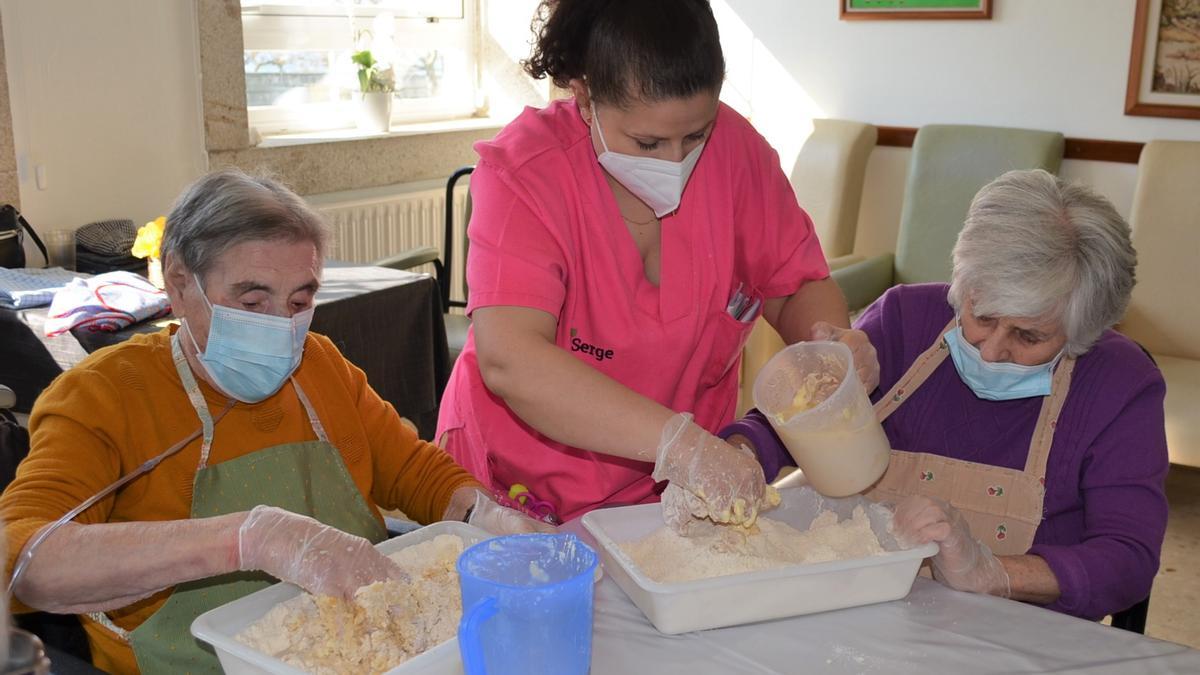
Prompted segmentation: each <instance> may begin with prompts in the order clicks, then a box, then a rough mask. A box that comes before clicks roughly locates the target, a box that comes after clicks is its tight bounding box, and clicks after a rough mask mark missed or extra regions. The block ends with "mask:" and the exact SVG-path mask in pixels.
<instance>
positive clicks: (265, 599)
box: [192, 521, 492, 675]
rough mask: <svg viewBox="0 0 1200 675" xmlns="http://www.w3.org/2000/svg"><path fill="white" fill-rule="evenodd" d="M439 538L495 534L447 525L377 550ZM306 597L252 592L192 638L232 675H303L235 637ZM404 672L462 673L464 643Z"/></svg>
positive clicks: (196, 624)
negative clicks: (203, 644)
mask: <svg viewBox="0 0 1200 675" xmlns="http://www.w3.org/2000/svg"><path fill="white" fill-rule="evenodd" d="M439 534H454V535H458V536H459V537H460V538H462V540H463V544H465V545H466V546H470V545H471V544H474V543H476V542H480V541H483V540H484V539H490V538H491V537H492V535H491V534H488V533H487V532H486V531H484V530H481V529H479V528H477V527H475V526H473V525H467V524H466V523H459V522H449V521H443V522H438V523H434V524H432V525H429V526H427V527H422V528H421V529H419V530H415V531H413V532H410V533H409V534H406V535H404V536H401V537H396V538H395V539H388V540H387V541H385V542H382V543H380V544H379V545H377V546H376V548H377V549H379V550H380V552H382V553H384V554H391V553H395V552H396V551H399V550H400V549H402V548H405V547H407V546H414V545H416V544H420V543H421V542H423V541H428V540H430V539H433V538H434V537H436V536H438V535H439ZM301 592H302V591H301V590H300V589H299V588H298V587H297V586H293V585H292V584H282V583H280V584H275V585H274V586H271V587H270V588H264V589H263V590H261V591H258V592H256V593H251V594H250V595H247V596H246V597H244V598H240V599H238V600H234V601H233V602H231V603H229V604H226V605H222V606H220V607H218V608H216V609H212V610H209V611H207V612H205V613H203V614H201V615H200V616H198V617H196V620H195V621H193V622H192V635H194V636H196V637H197V638H199V639H200V640H203V641H205V642H207V643H208V644H210V645H212V646H213V648H214V649H215V650H216V652H217V657H218V658H219V659H220V661H221V668H222V669H224V670H225V673H226V675H251V674H259V673H268V674H275V673H285V674H287V675H303V673H304V671H301V670H298V669H296V668H293V667H291V666H289V665H287V664H286V663H284V662H283V661H280V660H279V659H276V658H274V657H271V656H268V655H266V654H264V653H262V652H260V651H258V650H256V649H252V648H250V647H249V646H247V645H244V644H242V643H241V642H238V641H237V640H236V639H235V638H234V636H235V635H237V634H238V633H240V632H242V631H243V630H245V629H246V627H247V626H249V625H250V624H252V623H254V622H255V621H258V620H259V619H261V618H262V617H263V616H264V615H266V613H267V612H269V611H270V610H271V608H273V607H275V605H278V604H279V603H281V602H284V601H286V600H290V599H292V598H294V597H296V596H298V595H300V593H301ZM402 673H447V674H450V673H455V674H461V673H462V660H461V658H460V657H459V654H458V639H457V638H451V639H450V640H447V641H446V642H443V643H442V644H440V645H438V646H436V647H433V648H432V649H429V650H428V651H426V652H425V653H423V654H420V655H418V656H415V657H413V658H411V659H409V660H408V661H405V662H404V663H402V664H400V665H399V666H396V667H395V668H393V669H391V670H389V671H387V673H386V675H400V674H402Z"/></svg>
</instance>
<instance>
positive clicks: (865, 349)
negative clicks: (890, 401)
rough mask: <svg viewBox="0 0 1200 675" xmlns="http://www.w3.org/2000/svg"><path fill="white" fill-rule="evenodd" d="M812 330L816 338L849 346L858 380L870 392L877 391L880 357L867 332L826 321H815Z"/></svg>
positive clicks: (813, 336)
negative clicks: (839, 326) (841, 326)
mask: <svg viewBox="0 0 1200 675" xmlns="http://www.w3.org/2000/svg"><path fill="white" fill-rule="evenodd" d="M810 332H811V333H812V339H814V340H828V341H830V342H841V343H843V344H845V345H846V346H847V347H849V348H850V355H851V356H852V357H853V358H854V369H855V370H857V371H858V381H859V382H862V385H863V388H864V389H866V390H867V393H868V394H870V393H871V392H873V391H875V388H876V387H878V386H879V357H878V356H877V355H876V354H875V346H874V345H872V344H871V339H870V338H868V337H867V334H866V333H864V332H862V331H861V330H854V329H853V328H838V327H837V326H835V325H833V324H831V323H828V322H825V321H818V322H816V323H814V324H813V325H812V329H811V331H810Z"/></svg>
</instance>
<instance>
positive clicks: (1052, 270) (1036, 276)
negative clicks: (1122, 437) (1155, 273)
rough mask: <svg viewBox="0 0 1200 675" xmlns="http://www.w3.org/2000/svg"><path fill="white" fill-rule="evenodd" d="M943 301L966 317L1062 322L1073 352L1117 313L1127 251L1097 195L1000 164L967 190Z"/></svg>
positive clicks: (1131, 258) (1118, 220) (1128, 267)
mask: <svg viewBox="0 0 1200 675" xmlns="http://www.w3.org/2000/svg"><path fill="white" fill-rule="evenodd" d="M953 257H954V274H953V278H952V281H951V284H950V297H949V299H950V304H951V305H953V306H954V309H955V310H961V309H962V303H963V300H964V299H966V298H970V299H971V303H972V312H973V313H974V314H975V315H976V316H1007V317H1027V318H1039V319H1049V318H1056V319H1058V320H1060V321H1061V322H1062V325H1063V327H1064V329H1065V331H1066V334H1067V343H1066V355H1067V356H1079V355H1080V354H1083V353H1084V352H1086V351H1087V350H1088V349H1090V348H1091V347H1092V345H1093V344H1095V342H1096V340H1098V339H1100V335H1101V334H1102V333H1104V331H1106V330H1108V329H1109V328H1111V327H1112V326H1113V325H1114V324H1116V323H1117V321H1119V320H1120V319H1121V317H1122V316H1123V315H1124V314H1125V308H1126V306H1128V304H1129V294H1130V293H1131V292H1132V291H1133V284H1134V267H1136V265H1137V253H1136V252H1135V251H1134V250H1133V244H1132V243H1131V242H1130V239H1129V224H1128V223H1126V222H1125V219H1124V218H1122V217H1121V215H1120V214H1119V213H1117V210H1116V209H1115V208H1113V205H1112V203H1111V202H1109V201H1108V200H1107V199H1105V198H1104V197H1103V196H1101V195H1099V194H1097V193H1096V192H1093V191H1092V190H1091V189H1089V188H1087V187H1084V186H1082V185H1077V184H1071V183H1067V182H1066V181H1064V180H1062V179H1061V178H1058V177H1056V176H1053V175H1051V174H1049V173H1047V172H1045V171H1043V170H1041V169H1037V170H1033V171H1009V172H1008V173H1006V174H1004V175H1003V176H1000V177H999V178H997V179H996V180H994V181H992V182H991V183H988V184H987V185H985V186H984V187H983V189H981V190H980V191H979V193H978V194H976V195H975V199H974V200H973V201H972V202H971V208H970V210H969V211H968V212H967V221H966V224H965V225H964V227H963V230H962V232H961V233H959V235H958V242H957V243H956V244H955V245H954V253H953Z"/></svg>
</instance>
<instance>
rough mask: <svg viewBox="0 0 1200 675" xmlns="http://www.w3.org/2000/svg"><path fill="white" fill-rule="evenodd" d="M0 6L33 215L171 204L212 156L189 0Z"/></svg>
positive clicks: (20, 161) (155, 209)
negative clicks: (206, 139) (204, 125)
mask: <svg viewBox="0 0 1200 675" xmlns="http://www.w3.org/2000/svg"><path fill="white" fill-rule="evenodd" d="M0 12H2V13H3V16H4V24H3V31H4V47H5V53H6V56H7V59H6V60H7V64H6V65H7V73H8V84H9V92H10V94H11V104H12V105H11V110H12V130H13V136H14V141H15V149H16V158H17V166H18V172H17V178H18V182H19V187H20V195H21V205H22V211H23V212H24V213H25V214H26V215H27V216H28V218H29V220H30V222H32V223H33V224H34V226H35V227H38V228H39V229H42V230H47V229H54V228H76V227H79V226H80V225H84V224H86V223H88V222H91V221H94V220H98V219H102V218H132V219H133V220H134V222H138V223H140V222H144V221H146V220H150V219H151V218H154V217H155V216H157V215H159V214H161V213H163V212H165V211H166V209H167V208H168V207H169V206H170V204H171V202H172V200H173V199H174V197H175V196H176V195H177V194H178V192H179V189H180V187H182V186H183V185H184V184H186V183H187V182H188V181H190V180H192V179H193V178H195V177H196V176H198V175H200V173H202V172H203V171H204V170H205V168H206V166H207V159H206V158H205V156H204V148H203V136H202V131H201V127H200V105H199V92H198V85H197V82H198V77H197V75H198V73H199V68H198V66H197V59H196V48H195V44H196V37H195V35H196V29H195V11H194V8H193V5H192V3H191V2H190V0H157V1H154V2H145V1H144V0H104V2H89V1H87V0H37V1H36V2H25V1H23V0H0ZM39 168H40V170H41V172H42V175H43V177H44V180H43V181H42V182H41V183H40V184H39V182H38V181H37V179H36V177H37V175H38V169H39Z"/></svg>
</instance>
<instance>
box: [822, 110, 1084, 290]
mask: <svg viewBox="0 0 1200 675" xmlns="http://www.w3.org/2000/svg"><path fill="white" fill-rule="evenodd" d="M1062 154H1063V136H1062V134H1060V133H1056V132H1050V131H1034V130H1028V129H1007V128H1001V127H981V126H963V125H929V126H924V127H921V129H920V130H919V131H918V132H917V137H916V140H915V141H914V142H913V147H912V157H911V159H910V160H909V169H908V181H907V183H906V185H905V190H904V207H903V209H902V211H901V214H900V229H899V233H898V235H897V239H896V249H895V250H896V252H895V254H890V253H887V254H883V255H878V256H875V257H872V258H867V259H866V260H862V261H859V262H855V263H853V264H850V265H847V266H846V267H842V268H840V269H835V270H834V271H833V274H832V276H833V279H834V280H835V281H837V283H838V285H839V286H840V287H841V289H842V292H843V293H845V295H846V300H847V302H848V304H849V305H850V309H851V311H854V310H858V309H862V308H863V307H866V306H867V305H869V304H871V303H872V302H874V301H875V299H876V298H878V297H879V296H880V295H882V294H883V292H884V291H886V290H887V289H888V288H890V287H892V286H894V285H897V284H907V283H919V282H926V281H949V280H950V252H951V250H952V249H953V248H954V242H955V241H956V240H957V238H958V233H959V231H960V230H961V229H962V226H963V221H964V220H965V218H966V215H967V208H968V207H969V206H970V205H971V200H972V199H973V198H974V197H975V193H976V192H978V191H979V188H981V187H983V186H984V185H986V184H987V183H989V182H990V181H992V180H993V179H995V178H996V177H998V176H1000V175H1001V174H1003V173H1005V172H1006V171H1011V170H1013V169H1045V170H1046V171H1049V172H1051V173H1057V172H1058V167H1059V164H1060V163H1061V161H1062Z"/></svg>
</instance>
